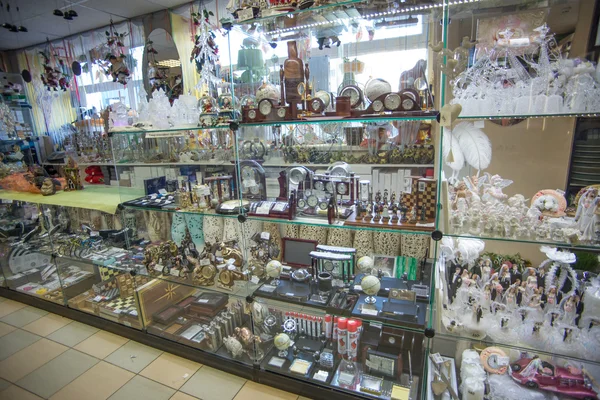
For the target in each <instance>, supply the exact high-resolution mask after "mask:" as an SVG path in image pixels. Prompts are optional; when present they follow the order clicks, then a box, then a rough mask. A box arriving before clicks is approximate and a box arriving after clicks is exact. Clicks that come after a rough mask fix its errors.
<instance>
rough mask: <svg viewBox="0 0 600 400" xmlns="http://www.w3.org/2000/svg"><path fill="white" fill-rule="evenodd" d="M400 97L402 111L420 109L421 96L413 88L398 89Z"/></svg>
mask: <svg viewBox="0 0 600 400" xmlns="http://www.w3.org/2000/svg"><path fill="white" fill-rule="evenodd" d="M400 96H401V98H402V104H401V105H402V107H401V108H402V111H414V110H420V109H421V106H420V104H421V96H419V92H417V91H416V90H414V89H403V90H402V91H400Z"/></svg>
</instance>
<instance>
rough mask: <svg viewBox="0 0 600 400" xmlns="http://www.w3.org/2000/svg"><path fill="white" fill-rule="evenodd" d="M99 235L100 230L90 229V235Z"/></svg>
mask: <svg viewBox="0 0 600 400" xmlns="http://www.w3.org/2000/svg"><path fill="white" fill-rule="evenodd" d="M99 235H100V232H98V231H91V232H90V236H99Z"/></svg>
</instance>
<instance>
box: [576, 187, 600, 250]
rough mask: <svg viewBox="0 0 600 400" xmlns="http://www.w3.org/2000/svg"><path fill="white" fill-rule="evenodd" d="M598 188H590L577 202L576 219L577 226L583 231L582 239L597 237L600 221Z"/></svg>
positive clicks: (589, 239)
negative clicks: (599, 217)
mask: <svg viewBox="0 0 600 400" xmlns="http://www.w3.org/2000/svg"><path fill="white" fill-rule="evenodd" d="M599 201H600V197H598V189H596V188H591V189H588V190H587V191H586V192H585V193H584V194H583V195H582V196H581V197H580V198H579V203H578V204H577V212H576V214H575V221H577V228H579V230H580V231H581V240H585V241H592V240H594V239H595V238H596V230H597V224H598V222H599V219H598V215H597V214H596V211H597V210H598V202H599Z"/></svg>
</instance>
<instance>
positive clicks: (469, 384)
mask: <svg viewBox="0 0 600 400" xmlns="http://www.w3.org/2000/svg"><path fill="white" fill-rule="evenodd" d="M508 3H510V4H508ZM498 6H499V4H497V3H495V2H491V1H480V2H475V3H474V4H460V5H456V6H450V7H448V18H449V19H450V20H452V22H453V23H452V24H451V25H449V26H448V31H447V34H448V36H447V37H448V41H447V42H446V44H445V49H444V50H442V51H441V52H440V55H441V56H445V57H446V60H445V62H441V63H440V66H441V69H442V72H443V77H444V87H445V90H444V96H445V97H444V100H443V103H444V104H445V106H444V108H443V109H442V113H441V114H442V115H441V125H442V129H441V139H440V142H441V149H440V151H439V153H438V156H439V166H440V168H439V175H438V181H439V185H440V197H439V207H440V208H439V209H440V212H439V214H438V219H437V229H438V231H437V232H436V235H435V236H434V240H436V247H437V251H436V255H437V263H436V267H437V268H436V271H437V274H436V277H435V281H436V282H435V287H436V289H435V305H434V306H433V308H434V309H435V310H434V316H433V317H432V319H433V320H434V321H435V325H436V326H435V330H436V334H435V337H434V339H432V343H431V347H430V354H429V359H428V360H427V362H428V371H427V374H428V381H429V383H428V393H427V398H429V399H434V398H448V399H450V398H457V397H455V396H457V395H458V396H460V395H462V398H467V399H483V398H493V399H504V398H523V399H534V398H550V397H552V396H553V395H555V396H558V397H559V398H560V397H564V398H577V399H596V398H598V386H597V384H596V383H595V382H596V380H597V378H598V376H599V375H598V374H599V371H600V370H599V368H598V361H600V359H599V358H598V354H597V353H598V352H597V351H595V350H592V348H594V349H595V347H594V346H595V343H596V342H597V338H596V337H597V335H598V331H597V329H598V328H597V323H598V321H597V312H596V310H595V304H596V302H597V298H598V280H597V279H598V278H597V272H598V268H597V266H598V243H599V241H598V235H597V233H598V231H599V230H598V226H597V217H595V216H594V215H596V209H597V201H596V200H595V198H596V197H597V190H596V185H589V186H585V185H582V186H581V187H580V188H577V190H575V191H574V193H566V192H565V191H564V190H563V189H566V182H567V178H568V174H569V165H570V160H571V157H577V156H578V154H577V153H574V154H572V147H571V146H572V144H573V136H572V132H574V129H575V126H576V118H573V117H588V116H593V115H594V113H595V112H596V111H597V103H596V102H595V100H591V98H588V97H587V96H588V95H589V94H591V93H594V92H595V90H597V87H598V81H597V77H596V78H594V76H595V69H596V66H595V65H594V64H592V63H590V62H588V61H586V60H585V59H583V58H581V57H580V55H582V54H585V46H586V44H585V43H578V41H577V40H574V38H576V37H579V36H578V35H583V36H585V32H582V31H585V30H586V29H589V27H586V26H585V24H581V25H577V20H578V18H581V15H582V14H581V13H582V12H583V10H584V9H585V5H584V4H583V2H576V3H573V4H571V5H569V6H565V5H564V4H558V3H556V2H547V3H545V4H543V5H541V4H539V3H535V2H527V1H519V2H506V3H503V4H502V8H498ZM504 7H506V8H504ZM559 14H560V15H561V16H560V17H558V15H559ZM460 38H462V39H460ZM446 49H449V51H447V50H446ZM452 49H454V50H452ZM465 50H466V51H465ZM464 56H467V57H466V58H464ZM578 56H579V57H580V58H577V57H578ZM576 65H577V66H578V68H579V69H578V70H579V72H578V73H575V74H571V73H570V72H568V71H566V70H565V69H564V68H569V66H573V67H575V66H576ZM548 71H553V72H552V73H548ZM583 82H587V84H584V86H585V89H584V86H581V84H582V83H583ZM458 105H460V107H458ZM444 109H445V110H444ZM445 113H446V115H445V116H446V118H444V114H445ZM590 172H591V170H590ZM593 175H594V174H593V173H591V175H590V178H592V176H593ZM592 179H594V178H592Z"/></svg>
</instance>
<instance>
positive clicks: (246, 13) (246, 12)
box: [237, 7, 254, 21]
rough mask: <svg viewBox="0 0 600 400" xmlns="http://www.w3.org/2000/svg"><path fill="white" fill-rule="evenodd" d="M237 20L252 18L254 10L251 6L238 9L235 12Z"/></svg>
mask: <svg viewBox="0 0 600 400" xmlns="http://www.w3.org/2000/svg"><path fill="white" fill-rule="evenodd" d="M237 16H238V21H246V20H247V19H252V18H254V10H252V7H248V8H245V9H243V10H239V11H238V12H237Z"/></svg>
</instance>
